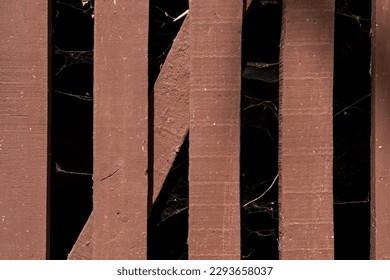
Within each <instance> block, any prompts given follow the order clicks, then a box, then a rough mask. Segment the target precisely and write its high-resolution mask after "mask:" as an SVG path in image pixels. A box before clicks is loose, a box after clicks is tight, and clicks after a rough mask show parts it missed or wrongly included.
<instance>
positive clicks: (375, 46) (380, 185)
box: [371, 0, 390, 260]
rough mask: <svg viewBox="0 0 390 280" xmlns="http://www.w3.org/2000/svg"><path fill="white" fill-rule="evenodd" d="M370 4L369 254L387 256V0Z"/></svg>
mask: <svg viewBox="0 0 390 280" xmlns="http://www.w3.org/2000/svg"><path fill="white" fill-rule="evenodd" d="M372 3H373V6H372V31H373V36H372V69H371V70H372V99H371V100H372V125H371V129H372V132H371V135H372V136H371V137H372V139H371V181H372V182H371V258H372V259H387V260H388V259H390V203H389V201H390V146H388V145H389V143H390V79H389V76H390V36H389V35H390V2H389V1H387V0H376V1H373V2H372Z"/></svg>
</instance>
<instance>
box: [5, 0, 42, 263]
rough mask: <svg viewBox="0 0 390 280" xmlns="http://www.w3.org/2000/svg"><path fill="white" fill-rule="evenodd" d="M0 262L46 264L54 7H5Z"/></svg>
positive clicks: (13, 4) (27, 4)
mask: <svg viewBox="0 0 390 280" xmlns="http://www.w3.org/2000/svg"><path fill="white" fill-rule="evenodd" d="M0 40H1V43H0V178H1V183H0V185H1V187H0V236H1V238H0V259H45V258H46V245H47V244H46V238H47V236H46V204H47V203H46V201H47V194H46V193H47V106H48V102H47V100H48V2H47V1H43V0H37V1H27V0H23V1H1V2H0Z"/></svg>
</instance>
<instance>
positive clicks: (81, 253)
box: [68, 212, 94, 260]
mask: <svg viewBox="0 0 390 280" xmlns="http://www.w3.org/2000/svg"><path fill="white" fill-rule="evenodd" d="M93 216H94V214H93V212H92V213H91V215H90V216H89V218H88V221H87V222H86V224H85V226H84V228H83V230H82V231H81V233H80V235H79V237H78V238H77V241H76V243H75V244H74V246H73V248H72V251H71V252H70V253H69V255H68V260H92V259H93V244H92V235H93Z"/></svg>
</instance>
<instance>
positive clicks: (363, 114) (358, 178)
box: [333, 0, 371, 259]
mask: <svg viewBox="0 0 390 280" xmlns="http://www.w3.org/2000/svg"><path fill="white" fill-rule="evenodd" d="M370 18H371V1H369V0H362V1H351V0H336V15H335V54H334V56H335V60H334V63H335V64H334V99H333V100H334V101H333V102H334V103H333V111H334V119H333V122H334V128H333V132H334V167H333V173H334V175H333V188H334V235H335V258H336V259H369V256H370V202H369V197H370V117H371V111H370V110H371V109H370V103H371V98H370V93H371V77H370V59H371V48H370V47H371V42H370V28H371V21H370Z"/></svg>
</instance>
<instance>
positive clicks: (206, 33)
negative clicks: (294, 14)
mask: <svg viewBox="0 0 390 280" xmlns="http://www.w3.org/2000/svg"><path fill="white" fill-rule="evenodd" d="M242 9H243V2H242V1H236V0H230V1H227V0H215V1H200V0H191V1H190V17H191V20H190V52H191V56H190V136H189V137H190V138H189V141H190V151H189V153H190V159H189V168H190V169H189V183H190V190H189V196H190V197H189V199H190V202H189V238H188V246H189V258H190V259H239V258H240V199H239V185H240V184H239V181H240V180H239V167H240V163H239V161H240V155H239V152H240V91H241V25H242V12H243V11H242Z"/></svg>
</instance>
